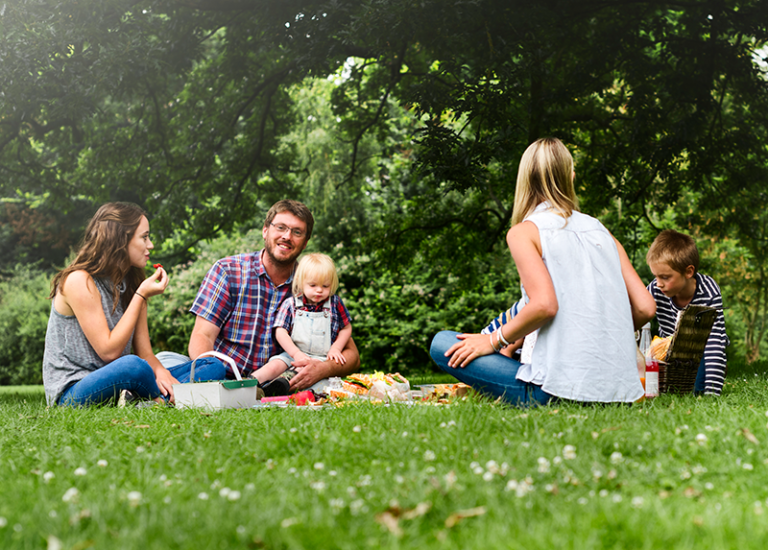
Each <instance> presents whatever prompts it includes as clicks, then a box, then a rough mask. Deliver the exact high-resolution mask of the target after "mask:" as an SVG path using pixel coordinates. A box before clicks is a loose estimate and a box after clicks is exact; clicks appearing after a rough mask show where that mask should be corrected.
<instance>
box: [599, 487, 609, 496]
mask: <svg viewBox="0 0 768 550" xmlns="http://www.w3.org/2000/svg"><path fill="white" fill-rule="evenodd" d="M598 495H600V496H601V497H602V498H605V497H607V496H608V489H600V492H599V493H598Z"/></svg>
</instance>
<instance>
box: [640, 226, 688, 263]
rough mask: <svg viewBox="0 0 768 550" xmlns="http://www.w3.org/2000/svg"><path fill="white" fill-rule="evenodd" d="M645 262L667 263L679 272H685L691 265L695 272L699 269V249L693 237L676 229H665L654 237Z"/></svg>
mask: <svg viewBox="0 0 768 550" xmlns="http://www.w3.org/2000/svg"><path fill="white" fill-rule="evenodd" d="M645 262H646V263H647V264H648V265H650V264H667V265H668V266H669V267H671V268H672V269H674V270H675V271H677V272H678V273H685V270H686V269H687V268H688V266H689V265H692V266H693V273H694V274H696V273H697V272H698V271H699V249H698V248H697V247H696V241H694V240H693V237H691V236H690V235H686V234H685V233H680V232H678V231H675V230H674V229H665V230H664V231H662V232H661V233H659V234H658V235H656V238H655V239H653V243H651V248H649V249H648V254H646V255H645Z"/></svg>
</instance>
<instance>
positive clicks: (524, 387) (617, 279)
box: [430, 138, 656, 405]
mask: <svg viewBox="0 0 768 550" xmlns="http://www.w3.org/2000/svg"><path fill="white" fill-rule="evenodd" d="M574 178H575V172H574V169H573V158H572V157H571V154H570V153H569V152H568V150H567V149H566V147H565V146H564V145H563V144H562V142H560V140H557V139H554V138H545V139H540V140H538V141H536V142H535V143H533V144H531V145H530V146H529V147H528V149H527V150H526V151H525V153H524V154H523V157H522V159H521V160H520V168H519V171H518V175H517V186H516V189H515V204H514V209H513V213H512V228H511V229H510V230H509V232H508V233H507V244H508V246H509V250H510V252H511V253H512V258H513V259H514V261H515V265H516V266H517V269H518V272H519V274H520V281H521V286H522V292H523V300H524V301H525V307H523V308H522V309H520V311H519V313H518V314H517V315H516V316H515V317H514V318H512V319H511V320H510V321H509V322H508V323H506V324H503V325H502V326H500V327H499V328H498V329H496V330H495V331H494V332H492V333H490V334H458V333H455V332H448V331H445V332H441V333H439V334H438V335H437V336H435V338H434V340H433V341H432V348H431V351H430V354H431V356H432V358H433V360H434V361H435V362H436V363H437V364H438V366H440V368H442V369H443V370H445V371H446V372H448V373H450V374H452V375H453V376H455V377H456V378H458V379H459V380H461V381H463V382H465V383H467V384H469V385H471V386H473V387H475V388H476V389H477V390H479V391H481V392H484V393H487V394H489V395H492V396H493V397H502V398H503V399H505V400H506V401H508V402H509V403H512V404H514V405H528V404H536V403H539V404H546V403H548V402H550V401H551V400H552V399H554V398H562V399H569V400H575V401H585V402H593V401H594V402H632V401H635V400H637V399H638V398H640V397H641V396H642V395H643V388H642V385H641V383H640V378H639V376H638V374H637V368H636V359H635V341H634V330H635V328H639V327H640V326H642V325H643V324H645V323H646V322H647V321H649V320H650V319H651V318H652V317H653V315H654V314H655V311H656V305H655V302H654V300H653V297H652V296H651V295H650V294H649V293H648V291H647V290H646V289H645V285H644V284H643V282H642V281H641V280H640V277H639V276H638V275H637V273H636V272H635V270H634V268H633V267H632V264H631V263H630V261H629V258H628V256H627V254H626V252H625V251H624V249H623V247H622V246H621V244H620V243H619V242H618V241H617V240H616V239H615V238H614V237H613V236H612V235H611V234H610V233H609V232H608V230H607V229H606V228H605V227H604V226H603V225H602V224H601V223H600V222H599V221H598V220H596V219H595V218H592V217H590V216H587V215H585V214H582V213H580V212H579V211H578V201H577V199H576V194H575V192H574V183H573V182H574ZM523 337H526V338H525V343H524V344H523V350H522V354H521V360H520V361H516V360H514V359H510V358H508V357H505V356H503V355H502V354H500V353H499V351H500V350H501V349H502V348H503V347H505V346H506V345H507V344H508V343H510V342H514V341H516V340H519V339H520V338H523Z"/></svg>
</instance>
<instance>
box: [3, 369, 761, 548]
mask: <svg viewBox="0 0 768 550" xmlns="http://www.w3.org/2000/svg"><path fill="white" fill-rule="evenodd" d="M766 382H767V380H766V376H765V375H764V374H763V373H761V372H752V371H748V370H746V369H741V371H740V372H739V371H737V369H734V368H732V369H731V374H730V377H729V382H728V383H727V387H726V391H725V392H724V394H723V396H722V397H721V398H719V399H711V398H694V397H693V396H686V397H672V396H662V397H660V398H658V399H656V400H654V401H652V402H648V403H645V404H639V405H633V406H579V405H573V404H566V405H558V406H551V407H542V408H537V409H531V410H519V409H511V408H509V407H505V406H501V405H497V404H493V403H489V402H485V401H482V400H479V399H475V398H469V399H466V400H464V401H459V402H457V403H455V404H452V405H448V406H445V405H441V406H435V405H419V406H404V405H396V406H389V407H384V406H372V405H369V404H360V405H349V406H345V407H342V408H338V409H323V410H303V409H270V410H242V411H222V412H219V413H215V414H211V415H208V414H201V413H200V412H196V411H190V410H174V409H160V408H158V409H116V408H101V409H90V410H72V409H66V408H53V409H46V408H45V405H44V400H43V395H42V391H41V388H35V387H32V388H29V387H25V388H3V389H2V391H0V433H1V434H2V435H1V436H0V457H2V458H1V459H0V465H1V466H2V469H0V548H3V549H5V548H9V549H26V548H30V549H31V548H36V549H37V548H42V549H45V548H47V549H59V548H60V549H78V550H82V549H86V548H107V549H112V548H115V549H122V548H135V549H141V550H148V549H154V548H158V549H160V548H162V549H169V548H179V549H182V548H183V549H197V548H201V549H205V548H270V549H272V548H278V549H280V548H313V549H315V548H360V547H373V548H379V547H383V548H441V549H442V548H457V549H459V548H461V549H466V548H526V549H534V548H557V549H562V548H622V549H624V548H649V549H650V548H665V549H683V548H691V549H697V550H699V549H703V548H717V549H722V548H764V547H766V545H768V428H767V423H768V417H767V415H768V412H767V411H768V385H767V384H766Z"/></svg>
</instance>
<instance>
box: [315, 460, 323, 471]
mask: <svg viewBox="0 0 768 550" xmlns="http://www.w3.org/2000/svg"><path fill="white" fill-rule="evenodd" d="M314 468H315V470H324V469H325V464H323V463H322V462H315V465H314Z"/></svg>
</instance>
